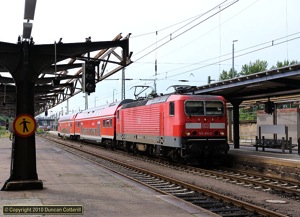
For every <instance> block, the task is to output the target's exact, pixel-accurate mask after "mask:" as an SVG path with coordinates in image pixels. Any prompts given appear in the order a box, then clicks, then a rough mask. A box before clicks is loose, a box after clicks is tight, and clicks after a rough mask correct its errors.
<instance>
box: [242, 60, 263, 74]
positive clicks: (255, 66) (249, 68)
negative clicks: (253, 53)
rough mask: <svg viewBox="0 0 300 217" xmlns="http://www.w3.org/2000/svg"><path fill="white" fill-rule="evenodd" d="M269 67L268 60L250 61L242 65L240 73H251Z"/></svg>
mask: <svg viewBox="0 0 300 217" xmlns="http://www.w3.org/2000/svg"><path fill="white" fill-rule="evenodd" d="M267 67H268V62H267V61H263V60H256V61H255V62H254V63H252V62H250V63H249V64H248V65H247V64H245V65H243V66H242V70H241V72H240V73H239V75H242V76H244V75H250V74H254V73H257V72H263V71H266V70H267Z"/></svg>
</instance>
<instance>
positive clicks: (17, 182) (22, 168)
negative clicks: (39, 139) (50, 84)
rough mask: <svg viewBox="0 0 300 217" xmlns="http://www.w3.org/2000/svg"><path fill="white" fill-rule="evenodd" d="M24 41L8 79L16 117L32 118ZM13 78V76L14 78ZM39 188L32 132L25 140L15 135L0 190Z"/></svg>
mask: <svg viewBox="0 0 300 217" xmlns="http://www.w3.org/2000/svg"><path fill="white" fill-rule="evenodd" d="M29 46H30V45H29V43H28V42H24V43H22V46H20V48H21V49H22V51H21V55H20V62H19V65H18V67H17V68H16V70H15V71H13V72H12V76H13V78H14V80H15V84H16V90H17V93H16V94H17V106H16V114H17V115H20V114H28V115H31V116H32V117H33V116H34V86H35V83H34V81H35V77H36V76H35V75H36V73H34V70H33V68H32V65H31V64H30V61H29V52H28V47H29ZM16 75H17V76H16ZM27 189H43V182H42V181H41V180H38V175H37V171H36V152H35V133H33V134H32V135H31V136H29V137H21V136H19V135H18V134H15V139H14V141H13V143H12V159H11V170H10V178H9V179H8V180H7V181H6V183H5V184H4V186H3V188H2V190H7V191H9V190H27Z"/></svg>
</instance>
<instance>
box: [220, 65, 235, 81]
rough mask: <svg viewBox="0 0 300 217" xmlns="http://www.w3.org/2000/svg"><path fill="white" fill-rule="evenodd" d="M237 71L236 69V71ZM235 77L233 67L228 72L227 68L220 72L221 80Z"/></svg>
mask: <svg viewBox="0 0 300 217" xmlns="http://www.w3.org/2000/svg"><path fill="white" fill-rule="evenodd" d="M235 73H236V71H235ZM231 78H233V74H232V68H231V69H230V70H229V72H227V71H226V70H223V71H222V73H221V74H220V77H219V81H224V80H228V79H231Z"/></svg>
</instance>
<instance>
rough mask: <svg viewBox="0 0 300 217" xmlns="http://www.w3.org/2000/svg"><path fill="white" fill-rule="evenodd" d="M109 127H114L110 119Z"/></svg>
mask: <svg viewBox="0 0 300 217" xmlns="http://www.w3.org/2000/svg"><path fill="white" fill-rule="evenodd" d="M109 127H112V119H109Z"/></svg>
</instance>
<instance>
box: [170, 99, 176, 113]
mask: <svg viewBox="0 0 300 217" xmlns="http://www.w3.org/2000/svg"><path fill="white" fill-rule="evenodd" d="M174 114H175V103H174V102H170V116H174Z"/></svg>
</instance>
